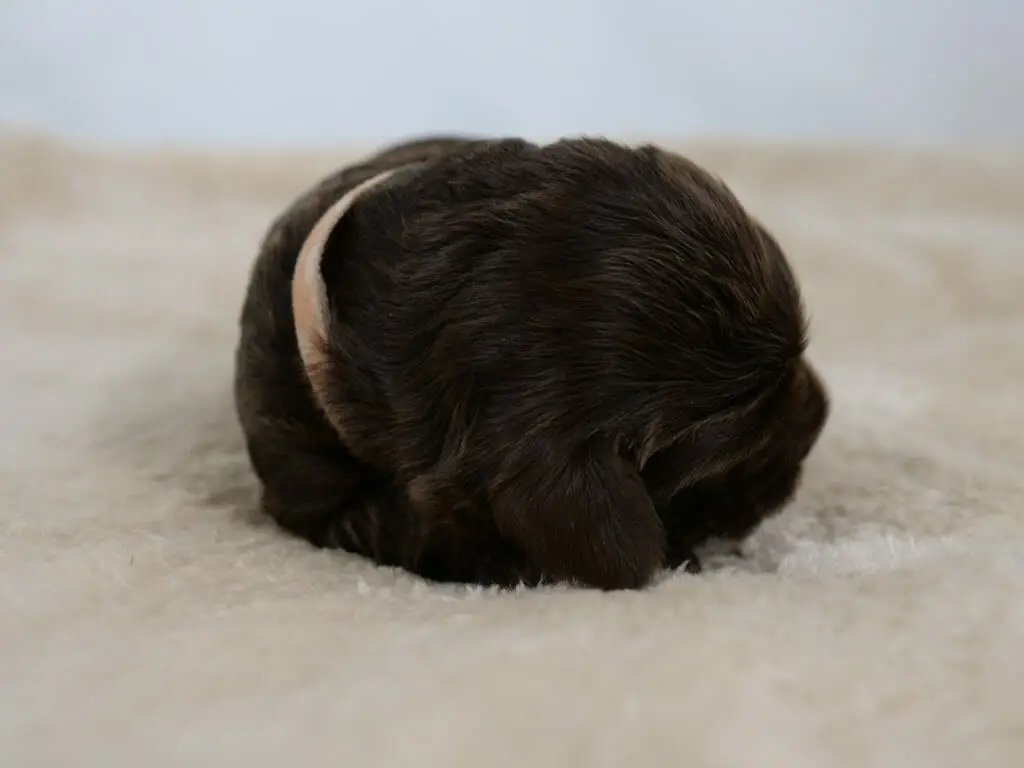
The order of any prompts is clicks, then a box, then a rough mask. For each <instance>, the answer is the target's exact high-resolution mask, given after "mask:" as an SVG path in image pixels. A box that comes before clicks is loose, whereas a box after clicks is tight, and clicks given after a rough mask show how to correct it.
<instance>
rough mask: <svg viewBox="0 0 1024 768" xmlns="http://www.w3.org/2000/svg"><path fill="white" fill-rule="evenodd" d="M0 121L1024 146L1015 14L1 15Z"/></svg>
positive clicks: (910, 5)
mask: <svg viewBox="0 0 1024 768" xmlns="http://www.w3.org/2000/svg"><path fill="white" fill-rule="evenodd" d="M0 123H4V124H19V125H37V126H42V127H46V128H49V129H51V130H55V131H59V132H61V133H63V134H66V135H70V136H76V137H82V138H88V139H99V140H106V141H126V142H153V141H176V142H190V143H204V144H213V145H216V144H234V145H239V144H250V145H253V144H328V143H333V142H336V141H343V140H350V139H355V140H366V139H369V140H377V139H381V138H390V137H397V136H402V135H407V134H410V133H417V132H422V131H428V130H438V129H455V130H464V131H485V132H516V133H522V134H526V135H530V136H534V137H545V136H553V135H556V134H561V133H579V132H594V133H606V134H636V133H653V134H657V135H666V134H673V135H692V134H705V135H706V134H739V135H752V136H767V137H775V138H813V139H823V140H831V139H840V140H858V141H890V142H900V143H958V142H973V143H1000V144H1024V0H976V1H975V2H970V1H969V0H964V1H963V2H953V1H952V0H854V1H850V2H835V1H830V0H817V1H816V0H764V1H763V2H757V1H756V0H698V1H696V2H683V1H682V0H680V1H679V2H674V3H673V2H668V1H667V0H629V1H626V2H614V1H613V0H591V1H590V2H585V1H584V0H547V1H544V0H498V1H494V0H488V1H486V2H484V1H483V0H478V1H474V0H423V1H422V2H411V0H410V1H406V2H398V1H397V0H390V1H387V2H385V1H384V0H365V2H358V3H357V2H348V1H347V0H234V1H233V2H232V1H231V0H174V2H155V1H149V2H147V1H146V0H0Z"/></svg>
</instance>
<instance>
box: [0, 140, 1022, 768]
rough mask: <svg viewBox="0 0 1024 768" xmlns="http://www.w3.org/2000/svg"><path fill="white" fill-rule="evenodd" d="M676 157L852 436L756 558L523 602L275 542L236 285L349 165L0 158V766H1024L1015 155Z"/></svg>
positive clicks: (233, 159)
mask: <svg viewBox="0 0 1024 768" xmlns="http://www.w3.org/2000/svg"><path fill="white" fill-rule="evenodd" d="M676 146H677V147H678V148H681V149H683V150H684V151H686V152H688V153H689V154H691V155H692V156H693V157H694V158H695V159H697V160H698V161H700V162H702V163H704V164H706V165H707V166H708V167H710V168H712V169H713V170H714V171H716V172H717V173H719V174H721V175H722V176H723V177H724V178H725V180H726V181H727V182H728V183H730V184H731V185H732V186H733V188H734V189H735V191H736V192H737V194H738V195H739V196H740V197H741V199H742V200H743V201H744V202H745V203H746V204H747V205H748V206H749V208H750V209H751V210H752V211H753V212H754V213H755V214H756V215H757V216H759V217H760V218H761V219H762V220H763V221H764V222H765V223H766V224H767V225H768V226H769V227H770V228H771V229H772V230H773V231H774V232H775V233H776V234H777V236H778V237H779V239H780V241H781V242H782V244H783V245H784V247H785V248H786V250H787V251H788V253H789V254H790V256H791V259H792V261H793V263H794V265H795V268H796V270H797V272H798V275H799V277H800V279H801V280H802V282H803V285H804V290H805V293H806V299H807V304H808V307H809V310H810V313H811V316H812V343H811V349H810V356H811V358H812V359H813V360H814V362H815V363H816V364H817V365H818V366H819V368H820V370H821V372H822V374H823V376H824V378H825V380H826V381H827V383H828V385H829V388H830V390H831V393H832V398H833V411H832V418H831V420H830V422H829V424H828V427H827V429H826V431H825V433H824V435H823V437H822V440H821V442H820V443H819V445H818V448H817V449H816V451H815V452H814V454H813V456H812V458H811V460H810V462H809V465H808V468H807V476H806V481H805V483H804V485H803V487H802V489H801V491H800V493H799V496H798V498H797V499H796V500H795V501H794V502H793V503H792V505H791V506H790V507H789V508H788V509H787V511H786V512H785V513H784V514H783V515H781V516H780V517H779V518H778V519H777V520H775V521H773V522H772V523H770V524H769V525H767V526H766V527H765V528H764V529H763V530H761V531H760V532H759V533H758V535H757V536H756V537H755V538H754V540H753V541H751V542H750V546H749V551H748V553H747V555H746V557H744V558H731V559H730V558H719V559H718V560H712V561H711V563H710V565H711V567H709V569H708V571H707V572H706V573H704V574H703V575H700V576H688V575H675V576H671V577H666V578H664V579H663V580H661V581H660V582H659V583H658V584H657V585H655V586H653V587H651V588H650V589H648V590H645V591H642V592H637V593H622V594H614V595H609V594H599V593H593V592H584V591H569V590H566V589H545V590H541V591H523V592H520V593H512V594H503V595H502V594H495V593H491V592H486V591H482V590H478V589H464V588H455V587H439V586H432V585H428V584H426V583H422V582H420V581H418V580H417V579H415V578H413V577H410V576H408V575H404V574H402V573H398V572H394V571H391V570H387V569H380V568H375V567H373V566H372V565H370V564H368V563H367V562H365V561H363V560H361V559H359V558H356V557H353V556H349V555H346V554H344V553H338V552H335V553H327V552H318V551H314V550H313V549H312V548H310V547H308V546H306V545H305V544H304V543H302V542H299V541H296V540H293V539H290V538H288V537H287V536H285V535H284V534H282V533H281V532H279V531H278V530H277V529H275V528H274V527H272V526H271V525H268V524H267V523H266V522H265V521H263V520H261V519H260V518H259V517H258V516H257V515H256V514H255V498H256V497H255V486H254V482H253V478H252V476H251V474H250V471H249V468H248V465H247V463H246V459H245V457H244V455H243V452H242V447H241V442H240V436H239V432H238V429H237V427H236V425H235V421H234V414H233V410H232V405H231V398H230V373H231V361H232V351H233V347H234V344H235V338H236V317H237V313H238V307H239V303H240V301H241V297H242V292H243V290H244V287H245V282H246V274H247V270H248V268H249V264H250V261H251V259H252V258H253V256H254V254H255V250H256V247H257V243H258V241H259V239H260V237H261V236H262V234H263V231H264V228H265V227H266V225H267V224H268V222H269V220H270V219H271V217H273V216H274V215H275V214H276V213H277V212H278V211H279V210H280V209H281V208H283V207H284V206H285V205H286V204H287V203H288V202H289V201H290V200H291V198H292V196H293V195H295V194H297V193H298V192H300V191H301V190H302V189H304V188H305V187H306V186H307V185H309V184H310V183H312V182H313V181H315V180H316V179H318V178H319V177H320V176H321V175H323V174H325V173H327V172H329V171H330V170H332V169H333V168H334V167H335V166H336V165H338V164H340V163H342V162H345V161H347V160H350V159H351V158H352V157H353V156H354V155H353V153H352V152H336V153H329V152H322V153H313V152H310V153H305V154H299V153H292V154H283V153H278V154H251V155H241V154H235V155H231V156H228V155H225V154H206V155H203V154H199V153H194V152H185V151H169V150H168V151H159V152H136V153H128V152H113V151H101V150H97V149H88V150H87V149H84V148H80V147H74V146H68V145H65V144H61V143H59V142H56V141H53V140H49V139H46V138H41V137H33V136H24V135H21V136H13V135H11V136H7V137H6V138H3V139H2V140H0V290H2V301H0V398H2V399H0V406H2V440H0V505H2V506H0V765H4V766H10V768H19V767H21V766H60V765H67V766H76V767H82V766H103V767H104V768H115V767H119V766H153V767H154V768H161V767H162V766H172V765H187V766H206V765H210V766H245V768H260V767H261V766H279V765H294V766H320V765H322V766H344V767H346V768H348V767H351V768H376V767H377V766H387V767H389V768H390V767H392V766H395V767H400V766H417V767H418V768H433V767H434V766H436V767H437V768H442V767H443V768H460V767H461V766H467V767H472V768H479V766H485V765H486V766H493V768H504V767H505V766H508V767H509V768H513V767H514V768H522V767H523V766H529V767H530V768H546V767H547V766H587V767H588V768H604V767H605V766H629V767H633V766H636V767H638V768H639V767H643V768H652V767H654V766H673V767H675V766H687V768H704V767H707V768H711V767H715V768H718V767H722V768H726V767H729V768H733V767H735V768H746V767H748V766H749V767H751V768H753V767H755V766H756V767H757V768H766V767H774V766H784V767H785V768H804V767H806V768H833V767H836V768H838V767H839V766H850V767H851V768H852V767H853V766H857V767H858V768H863V767H864V766H887V767H902V766H907V767H908V768H910V767H911V766H913V767H914V768H922V767H924V766H927V767H928V768H944V767H945V766H949V768H969V767H973V766H979V767H980V766H985V767H991V768H1016V767H1017V766H1022V765H1024V474H1022V470H1024V402H1022V399H1024V157H1021V156H1012V155H1011V156H991V155H981V154H963V155H956V156H954V155H951V154H911V153H909V152H905V151H898V150H893V149H890V150H881V149H880V150H871V151H868V150H857V151H854V150H838V149H837V150H831V149H814V148H808V147H778V146H776V147H764V146H754V145H748V144H738V143H732V144H701V145H688V146H683V145H676Z"/></svg>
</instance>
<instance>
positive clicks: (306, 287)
mask: <svg viewBox="0 0 1024 768" xmlns="http://www.w3.org/2000/svg"><path fill="white" fill-rule="evenodd" d="M395 170H397V169H391V170H388V171H384V172H383V173H380V174H377V175H376V176H374V177H372V178H369V179H367V180H366V181H364V182H362V183H361V184H358V185H357V186H355V187H354V188H352V189H351V190H349V191H348V192H347V193H346V194H345V195H344V196H342V197H341V198H340V199H339V200H337V201H336V202H335V203H334V204H333V205H332V206H331V207H330V208H328V209H327V212H326V213H324V215H323V216H321V217H320V219H319V220H318V221H317V223H316V224H315V225H314V226H313V229H312V230H311V231H310V233H309V236H308V237H307V238H306V240H305V242H304V243H303V244H302V248H301V249H300V250H299V257H298V260H297V261H296V263H295V273H294V275H293V277H292V312H293V315H294V317H295V337H296V340H297V341H298V346H299V354H300V355H301V357H302V362H303V365H304V366H305V368H306V373H307V376H308V377H309V379H310V383H311V384H312V385H313V392H314V395H315V396H316V398H317V400H318V402H320V401H321V388H320V386H319V376H318V375H317V370H318V367H319V363H321V362H322V360H323V344H324V341H325V339H326V334H327V328H328V325H329V319H330V307H329V305H328V302H327V289H326V287H325V286H324V281H323V275H322V273H321V271H320V260H321V259H322V258H323V252H324V246H325V245H326V244H327V239H328V238H329V237H330V235H331V232H332V231H333V230H334V228H335V227H336V226H337V225H338V222H339V221H341V217H342V216H344V215H345V213H347V212H348V210H349V209H350V208H351V207H352V205H353V204H354V203H355V202H356V200H358V199H359V197H360V196H362V195H363V194H365V193H366V192H367V191H368V190H369V189H371V188H372V187H375V186H377V185H378V184H380V183H381V182H383V181H384V180H385V179H387V178H388V177H389V176H390V175H391V174H392V173H394V172H395ZM321 405H322V402H321Z"/></svg>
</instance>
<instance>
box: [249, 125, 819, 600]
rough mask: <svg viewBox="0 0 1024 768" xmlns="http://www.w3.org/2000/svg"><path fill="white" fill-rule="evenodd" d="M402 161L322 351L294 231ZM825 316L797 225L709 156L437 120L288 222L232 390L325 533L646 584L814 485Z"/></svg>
mask: <svg viewBox="0 0 1024 768" xmlns="http://www.w3.org/2000/svg"><path fill="white" fill-rule="evenodd" d="M386 170H395V171H396V172H395V173H394V174H392V175H391V176H390V177H389V178H388V180H387V182H386V183H383V184H380V185H377V186H375V187H373V188H372V189H371V190H370V191H369V192H368V193H367V194H366V195H365V196H364V197H361V198H360V199H359V200H358V201H357V202H356V203H355V204H354V205H353V206H352V208H351V210H350V211H349V212H348V213H347V214H346V215H345V216H344V217H342V219H341V220H340V221H339V223H338V224H337V226H335V228H334V229H333V230H332V231H331V233H330V235H329V237H328V238H327V241H326V244H325V245H324V249H323V259H322V262H321V267H320V277H321V278H322V280H323V288H324V292H325V295H326V297H327V301H328V305H329V313H328V316H329V319H328V321H327V327H326V328H325V329H324V331H325V332H324V336H323V340H322V341H323V348H322V350H321V356H320V357H321V359H322V361H323V362H322V364H321V366H320V367H319V368H318V370H316V371H315V372H311V371H308V370H306V369H305V367H304V366H303V363H302V360H301V358H300V355H299V352H298V348H297V343H296V338H295V330H294V327H293V314H292V306H291V304H290V296H291V292H290V286H291V280H292V275H293V272H294V270H295V263H296V259H297V256H298V253H299V250H300V248H301V247H302V244H303V242H304V240H305V239H306V237H307V235H308V234H309V232H310V230H311V229H312V227H313V226H314V224H315V223H316V221H317V220H318V219H319V218H320V217H321V216H322V215H323V214H324V212H325V211H327V209H328V208H329V207H330V206H331V205H332V204H333V203H334V202H335V201H336V200H338V199H339V198H340V197H341V196H342V195H343V194H345V192H347V191H349V190H351V189H352V188H354V187H355V186H356V185H357V184H360V183H361V182H363V181H366V180H367V179H369V178H372V177H373V176H375V175H376V174H379V173H381V172H382V171H386ZM806 331H807V328H806V320H805V316H804V312H803V307H802V303H801V298H800V292H799V288H798V284H797V281H796V279H795V277H794V275H793V273H792V271H791V269H790V267H789V265H788V263H787V260H786V258H785V256H784V254H783V252H782V250H781V248H780V246H779V244H778V243H777V242H776V241H775V240H774V239H773V237H772V236H771V234H770V233H769V232H768V231H767V229H766V228H765V227H764V226H763V225H762V224H760V223H759V222H758V221H757V220H755V219H754V218H753V217H752V216H751V215H749V214H748V213H747V212H746V211H745V210H744V208H743V206H742V205H741V204H740V202H739V201H738V200H737V199H736V197H735V196H734V195H733V194H732V193H731V192H730V190H729V189H728V187H727V186H726V185H725V184H724V183H723V182H722V181H721V180H720V179H717V178H715V177H714V176H712V175H711V174H709V173H708V172H707V171H706V170H704V169H702V168H701V167H699V166H698V165H696V164H695V163H693V162H691V161H690V160H688V159H686V158H684V157H681V156H679V155H677V154H674V153H670V152H666V151H664V150H661V149H659V148H657V147H654V146H641V147H636V148H633V147H626V146H623V145H621V144H618V143H615V142H611V141H607V140H603V139H594V138H575V139H564V140H561V141H557V142H554V143H551V144H548V145H537V144H533V143H530V142H527V141H523V140H521V139H516V138H503V139H477V138H461V137H428V138H425V139H420V140H417V141H412V142H406V143H402V144H398V145H395V146H392V147H388V148H385V149H384V150H382V151H380V152H378V153H377V154H375V155H372V156H370V157H369V158H367V159H366V161H365V162H363V163H361V164H359V165H355V166H352V167H349V168H345V169H342V170H341V171H339V172H338V173H336V174H333V175H331V176H330V177H328V178H326V179H324V180H322V181H321V182H320V183H319V184H317V185H316V186H315V187H314V188H313V189H311V190H310V191H309V192H308V193H307V194H305V195H303V196H302V197H300V198H299V199H298V200H296V201H295V202H294V203H293V204H292V205H291V206H290V207H289V208H288V209H287V210H286V211H285V212H284V213H283V214H282V216H281V217H279V218H278V219H277V221H275V222H274V223H273V225H272V226H271V228H270V231H269V232H268V234H267V236H266V238H265V240H264V242H263V244H262V248H261V251H260V253H259V255H258V257H257V259H256V262H255V264H254V266H253V270H252V274H251V278H250V285H249V291H248V294H247V297H246V300H245V304H244V307H243V310H242V315H241V339H240V343H239V346H238V350H237V356H236V382H235V394H236V403H237V408H238V415H239V418H240V421H241V424H242V428H243V431H244V433H245V437H246V442H247V447H248V451H249V456H250V459H251V461H252V464H253V467H254V470H255V472H256V474H257V476H258V477H259V479H260V482H261V485H262V489H263V493H262V504H263V507H264V509H265V511H266V513H267V514H268V515H270V516H271V517H272V518H273V519H275V520H276V521H277V522H278V523H279V524H280V525H281V526H282V527H284V528H285V529H287V530H289V531H291V532H293V533H294V534H296V535H299V536H302V537H304V538H306V539H307V540H309V541H310V542H312V543H314V544H316V545H318V546H323V547H341V548H344V549H346V550H349V551H351V552H355V553H358V554H361V555H364V556H366V557H369V558H372V559H373V560H374V561H376V562H378V563H381V564H384V565H393V566H400V567H403V568H405V569H408V570H410V571H412V572H414V573H417V574H420V575H422V576H424V577H425V578H428V579H433V580H440V581H460V582H474V583H482V584H497V585H502V586H511V585H515V584H518V583H526V584H537V583H540V582H542V581H564V582H571V583H576V584H580V585H586V586H592V587H597V588H602V589H620V588H639V587H642V586H644V585H646V584H647V583H649V581H650V580H651V578H652V577H653V576H654V575H655V574H656V573H657V572H658V571H659V570H660V569H662V568H664V567H677V566H679V565H680V564H682V563H684V562H688V563H690V567H696V566H697V564H696V559H695V558H694V555H693V550H694V548H695V547H698V546H699V545H700V544H702V543H704V542H705V541H707V540H708V539H709V538H713V537H714V538H722V537H727V538H732V539H736V540H742V539H743V538H745V537H746V536H748V535H749V534H750V533H751V532H752V531H753V530H754V529H755V528H756V527H757V525H758V524H759V523H760V522H761V521H762V520H764V519H765V518H766V517H768V516H769V515H772V514H775V513H776V512H777V511H778V510H780V509H781V508H782V507H783V506H784V505H785V503H786V502H787V501H788V500H789V499H790V498H791V497H792V495H793V494H794V493H795V491H796V489H797V487H798V483H799V476H800V471H801V466H802V464H803V461H804V459H805V457H806V456H807V454H808V452H809V451H810V450H811V449H812V447H813V445H814V444H815V442H816V440H817V438H818V435H819V433H820V431H821V429H822V428H823V426H824V424H825V422H826V419H827V416H828V398H827V395H826V392H825V388H824V386H823V384H822V382H821V380H820V378H819V377H818V375H817V374H816V373H815V371H814V370H813V368H812V367H811V366H810V365H809V363H808V362H807V361H806V359H805V355H804V350H805V346H806ZM311 380H315V381H317V382H318V384H317V386H318V387H319V389H318V393H319V398H315V397H314V396H313V391H312V389H311V386H312V385H311ZM318 400H319V402H320V403H321V404H322V407H319V406H318V405H317V401H318ZM342 435H343V437H342Z"/></svg>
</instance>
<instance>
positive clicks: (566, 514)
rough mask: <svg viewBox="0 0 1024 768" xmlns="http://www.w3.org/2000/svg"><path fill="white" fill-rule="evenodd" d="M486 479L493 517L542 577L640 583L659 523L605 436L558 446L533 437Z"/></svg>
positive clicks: (615, 585) (655, 559) (657, 563)
mask: <svg viewBox="0 0 1024 768" xmlns="http://www.w3.org/2000/svg"><path fill="white" fill-rule="evenodd" d="M514 462H515V463H514V465H512V466H509V467H508V469H507V471H505V472H502V473H500V475H499V478H498V480H497V482H496V484H495V485H494V486H493V487H492V492H491V503H492V511H493V514H494V520H495V523H496V524H497V526H498V528H499V530H500V531H501V532H502V534H503V535H504V536H506V537H508V539H509V540H511V541H512V542H513V543H514V544H516V545H517V546H518V547H520V548H521V549H522V550H523V551H525V552H527V553H528V554H529V555H530V557H531V559H532V560H533V562H534V563H535V564H536V566H537V567H538V568H539V569H540V570H541V571H542V572H543V573H544V577H545V578H546V579H556V580H569V581H574V582H577V583H580V584H583V585H585V586H590V587H596V588H599V589H606V590H613V589H635V588H640V587H643V586H645V585H646V584H647V583H648V582H649V581H650V580H651V578H652V577H653V576H654V574H655V573H656V571H657V570H658V569H659V568H660V567H661V565H662V563H663V561H664V557H665V548H666V543H665V529H664V526H663V525H662V522H661V520H660V518H659V517H658V514H657V512H656V511H655V508H654V504H653V503H652V502H651V499H650V497H649V496H648V494H647V489H646V488H645V487H644V483H643V481H642V480H641V478H640V475H639V474H638V473H637V471H636V469H635V468H634V467H633V466H632V465H631V464H628V463H627V462H626V461H625V460H623V458H622V457H620V456H619V455H618V454H617V453H616V452H615V450H614V448H613V446H612V444H611V441H601V442H595V443H592V444H588V445H586V446H582V447H580V448H578V449H577V450H575V451H569V450H563V449H560V447H558V446H555V445H553V444H550V443H547V442H545V440H544V439H543V438H540V439H537V438H534V439H532V440H531V441H530V443H529V448H528V449H527V451H526V452H523V453H518V454H517V455H515V456H514Z"/></svg>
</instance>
